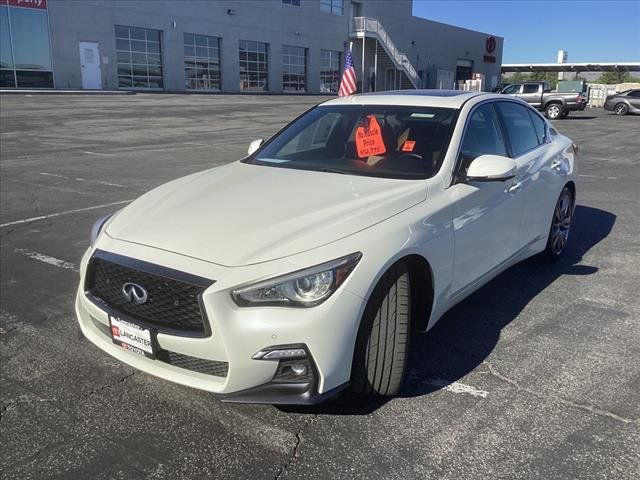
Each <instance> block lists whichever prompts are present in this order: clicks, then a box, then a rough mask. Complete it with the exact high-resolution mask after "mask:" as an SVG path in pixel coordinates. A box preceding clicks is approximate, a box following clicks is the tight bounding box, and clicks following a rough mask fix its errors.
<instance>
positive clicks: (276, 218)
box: [106, 162, 427, 266]
mask: <svg viewBox="0 0 640 480" xmlns="http://www.w3.org/2000/svg"><path fill="white" fill-rule="evenodd" d="M426 191H427V189H426V185H425V182H424V181H420V180H396V179H386V178H375V177H363V176H355V175H342V174H337V173H325V172H313V171H306V170H294V169H288V168H277V167H268V166H260V165H250V164H245V163H241V162H235V163H231V164H228V165H224V166H222V167H218V168H214V169H211V170H206V171H204V172H200V173H197V174H193V175H190V176H187V177H184V178H181V179H178V180H174V181H172V182H169V183H167V184H165V185H162V186H160V187H158V188H156V189H154V190H152V191H150V192H148V193H146V194H145V195H143V196H142V197H140V198H138V199H137V200H135V201H134V202H133V203H131V204H130V205H128V206H127V207H125V208H124V209H123V210H121V211H120V212H119V213H118V214H117V215H116V216H115V217H114V218H113V220H112V221H110V222H109V223H108V225H107V228H106V233H107V234H108V235H109V236H110V237H113V238H116V239H119V240H124V241H128V242H134V243H139V244H143V245H147V246H151V247H156V248H161V249H163V250H168V251H171V252H175V253H179V254H183V255H188V256H190V257H194V258H199V259H201V260H205V261H208V262H212V263H216V264H218V265H223V266H241V265H249V264H254V263H260V262H266V261H269V260H274V259H277V258H282V257H286V256H289V255H293V254H296V253H300V252H303V251H307V250H311V249H313V248H317V247H320V246H322V245H325V244H327V243H330V242H333V241H336V240H339V239H341V238H344V237H346V236H348V235H352V234H354V233H356V232H358V231H360V230H362V229H364V228H367V227H369V226H371V225H373V224H376V223H378V222H381V221H383V220H385V219H387V218H389V217H391V216H393V215H396V214H397V213H399V212H401V211H403V210H405V209H407V208H409V207H411V206H413V205H416V204H417V203H419V202H422V201H424V200H425V198H426Z"/></svg>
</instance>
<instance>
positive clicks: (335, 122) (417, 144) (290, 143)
mask: <svg viewBox="0 0 640 480" xmlns="http://www.w3.org/2000/svg"><path fill="white" fill-rule="evenodd" d="M457 118H458V110H457V109H453V108H440V107H412V106H391V105H386V106H385V105H335V106H329V105H327V106H319V107H316V108H314V109H313V110H311V111H310V112H307V113H306V114H304V115H303V116H302V117H300V118H298V119H297V120H295V121H294V122H292V123H291V124H289V125H288V126H287V127H286V128H285V129H284V130H283V131H282V132H280V133H279V134H278V135H277V136H276V137H275V138H273V139H272V140H271V141H269V142H268V143H267V144H266V145H265V146H264V147H263V148H261V149H259V150H258V151H257V152H256V153H255V154H253V155H251V156H250V157H249V158H247V159H246V160H244V161H245V162H246V163H253V164H258V165H265V166H270V167H279V168H295V169H301V170H319V171H333V172H338V173H345V174H349V175H366V176H378V177H387V178H430V177H432V176H433V175H435V174H436V173H437V172H438V170H439V169H440V166H441V164H442V161H443V159H444V156H445V154H446V153H447V149H448V148H449V141H450V139H451V133H452V132H453V127H454V126H455V123H456V121H457Z"/></svg>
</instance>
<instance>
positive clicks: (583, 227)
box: [279, 205, 616, 415]
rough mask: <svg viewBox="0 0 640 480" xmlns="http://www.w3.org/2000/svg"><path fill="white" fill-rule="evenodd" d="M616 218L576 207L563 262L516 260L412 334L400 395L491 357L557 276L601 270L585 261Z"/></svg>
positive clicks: (350, 406)
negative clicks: (508, 329)
mask: <svg viewBox="0 0 640 480" xmlns="http://www.w3.org/2000/svg"><path fill="white" fill-rule="evenodd" d="M615 221H616V216H615V215H614V214H612V213H610V212H606V211H604V210H600V209H597V208H591V207H586V206H582V205H578V206H576V210H575V215H574V224H573V229H572V232H571V233H572V236H571V240H570V242H569V246H568V248H567V251H566V252H565V255H564V256H563V257H562V258H561V259H560V260H559V261H557V262H555V263H549V262H545V261H542V260H541V259H540V258H537V257H534V258H530V259H527V260H525V261H523V262H520V263H519V264H517V265H514V266H513V267H511V268H510V269H509V270H507V271H505V272H503V273H502V274H500V275H499V276H498V277H496V278H495V279H493V280H492V281H491V282H489V283H488V284H487V285H485V286H484V287H482V288H481V289H480V290H478V291H477V292H475V293H474V294H472V295H471V296H470V297H468V298H466V299H465V300H463V301H462V302H461V303H459V304H458V305H456V306H455V307H453V308H452V309H451V310H449V311H448V312H447V313H446V314H445V315H444V317H442V318H441V319H440V321H439V322H438V323H437V324H436V326H435V327H433V328H432V329H431V330H430V331H429V332H428V333H427V334H425V335H413V337H412V339H411V342H412V343H411V347H410V355H409V360H408V364H407V374H406V377H405V381H404V384H403V388H402V390H401V392H400V394H399V395H397V396H398V397H415V396H421V395H426V394H429V393H431V392H434V391H436V390H439V389H441V388H445V387H447V386H448V385H450V384H452V383H453V382H455V381H457V380H458V379H460V378H462V377H464V376H465V375H467V374H468V373H469V372H471V371H472V370H474V369H475V368H476V367H478V366H479V365H480V364H482V362H483V361H484V360H485V359H486V358H487V357H488V356H489V354H490V353H491V351H492V350H493V349H494V347H495V346H496V344H497V343H498V340H499V338H500V332H501V331H502V329H503V328H504V327H505V326H507V325H508V324H509V323H511V322H512V321H513V320H514V319H515V318H516V317H517V316H518V314H519V313H520V312H521V311H522V309H523V308H524V307H525V306H526V305H527V304H528V303H529V302H530V301H531V300H532V299H533V298H535V297H536V296H537V295H538V294H539V293H540V292H542V291H543V290H544V289H545V288H547V287H548V286H549V285H551V284H552V283H553V282H554V281H555V280H556V279H558V278H559V277H561V276H563V275H592V274H593V273H595V272H597V271H598V267H597V266H595V265H582V264H581V263H580V262H581V261H582V258H583V257H584V255H585V254H586V253H587V252H588V251H589V250H590V249H591V248H593V246H594V245H597V244H598V243H599V242H600V241H602V240H603V239H604V238H606V237H607V236H608V235H609V233H610V232H611V229H612V228H613V225H614V223H615ZM392 398H393V397H391V398H389V397H366V396H360V395H354V394H351V393H344V394H343V395H341V396H339V397H338V398H336V399H334V400H330V401H327V402H325V403H323V404H320V405H317V406H311V407H279V408H280V409H281V410H284V411H287V412H297V413H314V414H320V415H367V414H370V413H372V412H374V411H375V410H376V409H378V408H380V407H381V406H382V405H384V404H385V403H386V402H388V401H389V400H391V399H392Z"/></svg>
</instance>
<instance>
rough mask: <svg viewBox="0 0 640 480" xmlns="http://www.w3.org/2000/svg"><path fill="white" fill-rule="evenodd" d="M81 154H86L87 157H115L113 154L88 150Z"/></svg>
mask: <svg viewBox="0 0 640 480" xmlns="http://www.w3.org/2000/svg"><path fill="white" fill-rule="evenodd" d="M82 153H86V154H87V155H97V156H98V157H115V156H116V154H115V153H99V152H89V151H88V150H85V151H84V152H82Z"/></svg>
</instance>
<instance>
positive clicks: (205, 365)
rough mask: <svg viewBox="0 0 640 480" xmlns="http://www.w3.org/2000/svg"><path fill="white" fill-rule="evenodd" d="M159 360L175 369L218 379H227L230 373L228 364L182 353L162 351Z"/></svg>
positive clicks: (159, 353)
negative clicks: (183, 369) (182, 369)
mask: <svg viewBox="0 0 640 480" xmlns="http://www.w3.org/2000/svg"><path fill="white" fill-rule="evenodd" d="M158 360H160V361H161V362H165V363H168V364H169V365H173V366H174V367H178V368H185V369H187V370H191V371H193V372H198V373H204V374H206V375H214V376H216V377H226V376H227V372H228V371H229V364H228V363H227V362H219V361H216V360H205V359H204V358H196V357H191V356H189V355H184V354H182V353H177V352H170V351H169V350H160V351H159V352H158Z"/></svg>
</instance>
